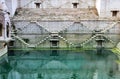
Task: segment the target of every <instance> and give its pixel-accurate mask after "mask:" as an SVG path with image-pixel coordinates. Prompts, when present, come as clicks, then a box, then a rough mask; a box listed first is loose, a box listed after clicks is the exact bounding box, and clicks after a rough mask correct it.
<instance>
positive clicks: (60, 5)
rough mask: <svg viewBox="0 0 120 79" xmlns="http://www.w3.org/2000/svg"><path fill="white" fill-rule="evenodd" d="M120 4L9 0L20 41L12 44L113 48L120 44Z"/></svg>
mask: <svg viewBox="0 0 120 79" xmlns="http://www.w3.org/2000/svg"><path fill="white" fill-rule="evenodd" d="M111 3H112V4H111ZM117 3H119V0H115V1H114V2H112V0H26V1H24V0H16V1H15V2H14V1H13V0H6V4H8V6H7V7H8V9H9V10H10V12H11V15H10V16H11V18H12V20H11V21H12V24H13V25H12V26H13V32H12V33H13V38H14V39H16V41H12V42H11V44H10V45H12V46H15V47H20V48H21V47H23V48H24V47H38V48H46V47H47V48H52V47H53V48H54V47H55V48H66V47H68V48H69V47H72V48H73V47H92V48H96V47H106V48H113V47H115V46H117V45H118V43H119V30H120V27H119V26H120V24H119V19H120V17H119V10H120V9H119V6H114V5H119V4H117ZM13 43H14V44H13Z"/></svg>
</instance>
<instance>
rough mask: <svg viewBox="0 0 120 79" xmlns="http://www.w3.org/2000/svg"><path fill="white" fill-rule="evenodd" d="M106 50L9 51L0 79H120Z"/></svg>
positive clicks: (113, 58) (2, 63)
mask: <svg viewBox="0 0 120 79" xmlns="http://www.w3.org/2000/svg"><path fill="white" fill-rule="evenodd" d="M116 60H117V56H115V55H114V54H113V53H112V52H111V51H109V50H102V51H100V52H98V51H96V50H85V51H75V50H74V51H72V50H30V51H29V50H9V52H8V55H7V56H6V57H5V58H4V59H3V60H1V62H0V79H120V76H119V75H120V74H119V70H118V69H119V68H118V64H117V63H116Z"/></svg>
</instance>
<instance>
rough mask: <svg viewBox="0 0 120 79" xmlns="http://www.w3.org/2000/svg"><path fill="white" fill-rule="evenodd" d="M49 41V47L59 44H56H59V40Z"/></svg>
mask: <svg viewBox="0 0 120 79" xmlns="http://www.w3.org/2000/svg"><path fill="white" fill-rule="evenodd" d="M50 43H51V48H56V47H58V46H59V45H58V44H59V41H56V40H51V41H50Z"/></svg>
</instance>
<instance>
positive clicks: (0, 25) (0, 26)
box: [0, 23, 2, 36]
mask: <svg viewBox="0 0 120 79" xmlns="http://www.w3.org/2000/svg"><path fill="white" fill-rule="evenodd" d="M0 36H2V24H1V23H0Z"/></svg>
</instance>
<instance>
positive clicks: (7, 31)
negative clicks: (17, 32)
mask: <svg viewBox="0 0 120 79" xmlns="http://www.w3.org/2000/svg"><path fill="white" fill-rule="evenodd" d="M6 27H7V37H9V23H7V26H6Z"/></svg>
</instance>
